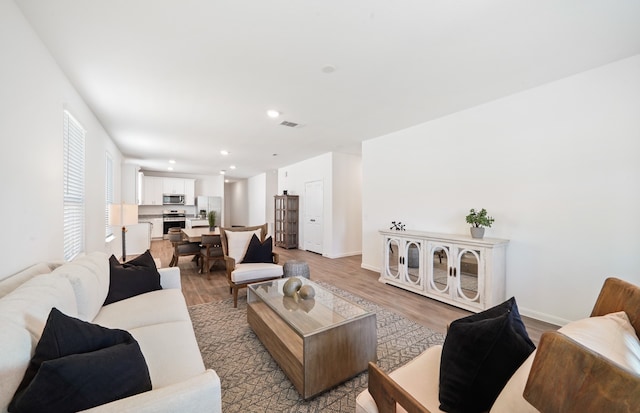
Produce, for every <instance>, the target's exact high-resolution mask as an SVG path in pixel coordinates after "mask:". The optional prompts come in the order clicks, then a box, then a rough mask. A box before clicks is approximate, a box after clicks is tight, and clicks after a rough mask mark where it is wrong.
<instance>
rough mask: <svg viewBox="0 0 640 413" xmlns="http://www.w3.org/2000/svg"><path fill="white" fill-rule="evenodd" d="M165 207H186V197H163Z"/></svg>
mask: <svg viewBox="0 0 640 413" xmlns="http://www.w3.org/2000/svg"><path fill="white" fill-rule="evenodd" d="M162 204H163V205H184V195H166V194H165V195H162Z"/></svg>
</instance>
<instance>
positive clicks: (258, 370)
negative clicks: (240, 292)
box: [189, 283, 444, 413]
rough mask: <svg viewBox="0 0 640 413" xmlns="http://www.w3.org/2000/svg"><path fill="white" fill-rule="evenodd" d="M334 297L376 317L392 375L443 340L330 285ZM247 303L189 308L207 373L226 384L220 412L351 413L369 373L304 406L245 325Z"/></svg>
mask: <svg viewBox="0 0 640 413" xmlns="http://www.w3.org/2000/svg"><path fill="white" fill-rule="evenodd" d="M318 284H321V285H322V286H323V287H325V288H327V289H329V290H331V291H333V292H334V293H336V294H339V295H341V296H342V297H344V298H346V299H347V300H350V301H352V302H354V303H356V304H358V305H360V306H362V307H364V308H366V309H368V310H370V311H374V312H375V313H376V318H377V323H378V365H379V366H380V367H381V368H382V369H383V370H385V371H392V370H394V369H396V368H398V367H400V366H402V365H403V364H405V363H407V362H408V361H410V360H412V359H413V358H415V357H416V356H418V355H419V354H420V353H421V352H423V351H424V350H425V349H426V348H428V347H430V346H432V345H435V344H442V342H443V341H444V336H443V335H442V334H440V333H436V332H434V331H432V330H430V329H429V328H427V327H424V326H422V325H420V324H418V323H415V322H413V321H411V320H408V319H406V318H404V317H403V316H401V315H398V314H396V313H393V312H391V311H388V310H386V309H383V308H382V307H380V306H378V305H376V304H373V303H371V302H369V301H366V300H364V299H362V298H360V297H357V296H355V295H352V294H350V293H348V292H346V291H343V290H340V289H338V288H336V287H334V286H332V285H329V284H326V283H318ZM246 308H247V304H246V300H243V299H241V300H240V302H238V308H237V309H235V308H233V300H232V299H231V298H230V299H227V300H224V301H219V302H216V303H208V304H201V305H196V306H193V307H189V312H190V314H191V320H192V322H193V326H194V330H195V333H196V339H197V340H198V345H199V346H200V351H201V353H202V358H203V360H204V364H205V366H206V367H207V368H211V369H213V370H215V371H216V373H217V374H218V375H219V376H220V380H221V382H222V410H223V411H224V412H225V413H232V412H291V413H302V412H309V413H311V412H348V413H353V412H354V411H355V398H356V396H357V395H358V394H359V393H360V392H361V391H362V390H364V389H365V388H366V387H367V376H368V375H367V372H366V371H365V372H363V373H361V374H359V375H358V376H356V377H354V378H352V379H350V380H348V381H346V382H344V383H343V384H341V385H339V386H337V387H335V388H333V389H331V390H328V391H326V392H324V393H322V394H320V395H318V396H316V397H315V398H313V399H310V400H307V401H304V400H303V399H302V398H301V397H300V395H299V394H298V392H297V391H296V390H295V388H294V387H293V385H292V384H291V382H290V381H289V379H288V378H287V377H286V376H285V375H284V373H283V372H282V370H280V367H278V365H277V364H276V362H275V361H274V360H273V359H272V358H271V356H270V355H269V352H268V351H267V350H266V349H265V348H264V347H263V346H262V344H261V343H260V341H259V340H258V338H257V337H256V336H255V335H254V334H253V331H252V330H251V328H250V327H249V325H248V324H247V311H246Z"/></svg>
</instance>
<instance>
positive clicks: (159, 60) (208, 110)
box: [15, 0, 640, 178]
mask: <svg viewBox="0 0 640 413" xmlns="http://www.w3.org/2000/svg"><path fill="white" fill-rule="evenodd" d="M15 1H16V3H17V4H18V6H19V7H20V8H21V9H22V11H23V13H24V14H25V16H26V18H27V20H28V21H29V22H30V23H31V25H32V26H33V27H34V29H35V30H36V32H37V33H38V34H39V36H40V37H41V38H42V40H43V42H44V43H45V45H46V46H47V47H48V48H49V50H50V51H51V54H52V55H53V57H54V58H55V59H56V61H57V62H58V64H59V65H60V66H61V68H62V70H63V71H64V72H65V73H66V75H67V76H68V77H69V79H70V81H71V82H72V83H73V84H74V85H75V87H76V88H77V90H78V91H79V93H80V94H81V95H82V97H83V98H84V100H85V101H86V102H87V103H88V105H89V106H90V107H91V109H92V110H93V111H94V113H95V114H96V116H97V117H98V119H99V120H100V121H101V122H102V124H103V126H104V127H105V129H106V130H107V132H108V133H109V134H110V135H111V136H112V138H113V139H114V140H115V142H116V144H117V145H118V147H119V148H120V150H121V151H122V153H123V154H124V155H125V156H126V157H128V158H131V159H133V160H135V161H136V162H137V163H139V164H140V165H141V166H142V167H143V169H146V170H158V171H166V170H167V167H168V166H169V165H168V160H169V159H175V160H176V161H177V164H176V165H175V172H178V173H179V172H183V173H193V174H217V173H218V171H219V170H220V169H226V170H227V171H228V176H230V177H236V178H243V177H250V176H254V175H257V174H259V173H261V172H265V171H267V170H271V169H275V168H278V167H282V166H286V165H289V164H291V163H295V162H298V161H301V160H304V159H307V158H310V157H313V156H316V155H320V154H323V153H326V152H330V151H336V152H347V153H359V152H360V146H361V145H360V143H361V141H363V140H366V139H370V138H374V137H377V136H381V135H384V134H387V133H389V132H392V131H395V130H399V129H403V128H406V127H409V126H412V125H415V124H419V123H422V122H425V121H428V120H431V119H434V118H437V117H441V116H443V115H447V114H449V113H453V112H456V111H459V110H462V109H465V108H469V107H472V106H476V105H478V104H481V103H483V102H487V101H490V100H494V99H497V98H500V97H503V96H506V95H509V94H513V93H516V92H518V91H521V90H524V89H528V88H531V87H534V86H537V85H540V84H543V83H547V82H550V81H553V80H556V79H560V78H563V77H565V76H568V75H571V74H575V73H578V72H581V71H584V70H588V69H591V68H594V67H597V66H600V65H603V64H606V63H609V62H612V61H615V60H619V59H622V58H625V57H629V56H632V55H635V54H639V53H640V1H638V0H615V1H613V0H597V1H595V0H537V1H533V0H492V1H488V0H483V1H481V0H459V1H451V0H441V1H434V0H395V1H392V0H359V1H358V0H269V1H265V0H226V1H220V0H218V1H214V0H91V1H88V0H55V1H51V0H15ZM327 65H332V66H334V67H335V69H336V70H335V71H334V72H333V73H330V74H327V73H325V72H324V71H323V70H322V69H323V67H325V66H327ZM270 108H273V109H277V110H279V111H281V112H282V114H283V115H282V117H281V118H279V119H278V120H273V119H270V118H268V117H267V116H266V113H265V111H266V110H267V109H270ZM282 120H286V121H291V122H296V123H299V124H300V125H301V126H299V127H297V128H288V127H284V126H281V125H279V122H280V121H282ZM429 138H433V139H436V138H437V137H427V136H425V139H429ZM221 149H227V150H228V151H230V152H231V155H230V156H228V157H226V158H225V157H223V156H222V155H220V150H221ZM274 154H277V156H274ZM231 164H234V165H236V166H237V169H236V170H235V171H230V170H229V165H231Z"/></svg>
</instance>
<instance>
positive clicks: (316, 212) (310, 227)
mask: <svg viewBox="0 0 640 413" xmlns="http://www.w3.org/2000/svg"><path fill="white" fill-rule="evenodd" d="M323 199H324V187H323V185H322V181H313V182H307V183H305V184H304V205H305V206H304V249H305V250H307V251H312V252H317V253H318V254H322V210H323V208H322V202H323Z"/></svg>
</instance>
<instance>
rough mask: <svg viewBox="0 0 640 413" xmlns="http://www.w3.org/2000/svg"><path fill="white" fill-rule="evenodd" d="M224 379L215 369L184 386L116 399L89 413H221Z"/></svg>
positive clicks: (174, 386)
mask: <svg viewBox="0 0 640 413" xmlns="http://www.w3.org/2000/svg"><path fill="white" fill-rule="evenodd" d="M220 406H222V392H221V389H220V377H218V375H217V374H216V372H215V371H213V370H207V371H205V372H204V373H202V374H200V375H198V376H195V377H192V378H190V379H188V380H185V381H182V382H180V383H176V384H172V385H170V386H166V387H162V388H160V389H154V390H151V391H148V392H144V393H140V394H136V395H135V396H131V397H127V398H125V399H120V400H116V401H114V402H111V403H107V404H103V405H102V406H98V407H94V408H93V409H88V410H83V412H86V413H174V412H198V413H205V412H211V413H221V407H220Z"/></svg>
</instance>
